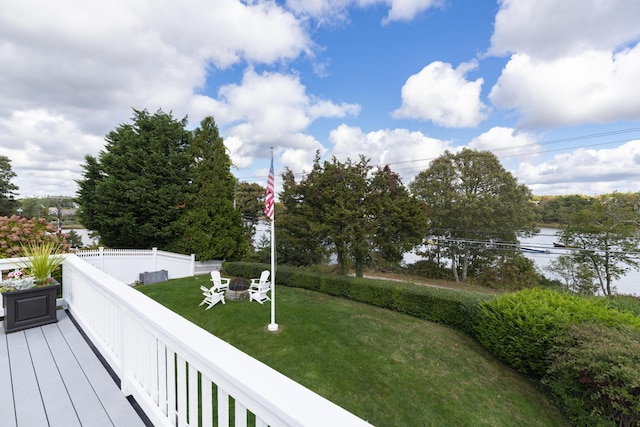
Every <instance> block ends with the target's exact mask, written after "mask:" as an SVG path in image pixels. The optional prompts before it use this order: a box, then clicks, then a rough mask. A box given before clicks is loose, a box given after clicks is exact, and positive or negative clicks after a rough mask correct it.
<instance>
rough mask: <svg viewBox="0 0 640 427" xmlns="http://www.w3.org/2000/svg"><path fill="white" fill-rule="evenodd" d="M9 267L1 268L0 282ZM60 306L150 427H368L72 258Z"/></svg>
mask: <svg viewBox="0 0 640 427" xmlns="http://www.w3.org/2000/svg"><path fill="white" fill-rule="evenodd" d="M12 261H15V260H0V272H1V273H2V277H5V276H6V272H8V271H10V270H13V269H15V265H14V264H13V263H12ZM59 304H61V305H63V306H65V307H66V308H68V310H69V311H70V313H71V314H72V315H73V317H74V318H75V319H76V320H77V322H78V324H79V325H80V327H81V328H82V330H83V331H84V332H85V334H86V335H87V336H88V337H89V339H90V340H91V341H92V343H93V344H94V345H95V347H96V348H97V349H98V351H99V352H100V353H101V354H102V356H103V357H104V359H105V360H106V362H107V363H108V364H109V365H110V366H111V368H112V369H113V371H114V372H115V373H116V374H117V375H118V377H119V378H120V381H121V388H122V391H123V393H124V394H126V395H131V396H133V397H134V398H135V400H136V401H137V402H138V404H139V405H140V407H141V408H142V410H143V411H144V412H145V414H146V415H147V416H148V417H149V419H150V420H151V422H152V423H153V425H154V426H166V427H169V426H172V427H174V426H178V427H187V426H190V427H196V426H202V427H210V426H213V425H214V424H215V425H219V426H228V425H231V420H232V419H233V425H235V426H238V427H240V426H246V425H247V417H248V414H249V413H251V414H254V416H255V425H256V426H257V427H261V426H354V427H358V426H368V425H369V424H368V423H366V422H365V421H364V420H362V419H360V418H358V417H356V416H355V415H353V414H351V413H349V412H348V411H346V410H344V409H343V408H341V407H339V406H338V405H336V404H334V403H332V402H330V401H329V400H327V399H325V398H323V397H321V396H319V395H318V394H316V393H314V392H313V391H311V390H309V389H307V388H305V387H303V386H302V385H300V384H298V383H296V382H294V381H293V380H291V379H289V378H287V377H285V376H284V375H282V374H280V373H278V372H277V371H275V370H273V369H272V368H270V367H268V366H266V365H265V364H263V363H262V362H259V361H258V360H256V359H253V358H252V357H250V356H249V355H247V354H245V353H243V352H241V351H240V350H238V349H236V348H235V347H233V346H231V345H229V344H228V343H226V342H225V341H223V340H221V339H219V338H217V337H215V336H213V335H211V334H210V333H209V332H207V331H205V330H204V329H202V328H200V327H198V326H196V325H194V324H193V323H191V322H189V321H188V320H186V319H184V318H183V317H181V316H179V315H177V314H175V313H173V312H172V311H170V310H168V309H167V308H165V307H163V306H162V305H160V304H158V303H156V302H155V301H153V300H152V299H150V298H148V297H147V296H145V295H144V294H142V293H140V292H138V291H136V290H135V289H133V288H131V287H130V286H128V285H127V284H125V283H124V282H122V281H120V280H118V279H116V278H114V277H112V276H111V275H109V274H107V273H106V272H104V271H102V270H100V269H98V268H96V267H95V266H93V265H91V264H89V263H87V262H86V261H85V260H84V259H82V258H80V257H79V256H77V255H67V256H66V258H65V260H64V262H63V265H62V299H61V300H59ZM266 339H270V338H269V337H268V336H266V335H265V340H266ZM231 408H233V413H231V411H232V409H231Z"/></svg>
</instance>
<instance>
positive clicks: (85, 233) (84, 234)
mask: <svg viewBox="0 0 640 427" xmlns="http://www.w3.org/2000/svg"><path fill="white" fill-rule="evenodd" d="M70 231H71V230H62V232H63V233H68V232H70ZM73 231H75V232H76V234H77V235H78V236H80V238H81V239H82V245H83V246H90V245H93V244H95V243H98V239H92V238H91V237H89V230H87V229H86V228H74V229H73Z"/></svg>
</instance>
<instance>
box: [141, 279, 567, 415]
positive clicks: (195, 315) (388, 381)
mask: <svg viewBox="0 0 640 427" xmlns="http://www.w3.org/2000/svg"><path fill="white" fill-rule="evenodd" d="M209 283H210V282H209V278H208V276H197V277H195V278H185V279H177V280H171V281H169V282H164V283H158V284H153V285H146V286H139V287H138V288H137V289H139V290H140V291H141V292H143V293H145V294H147V295H148V296H150V297H151V298H153V299H155V300H157V301H158V302H160V303H161V304H163V305H165V306H166V307H168V308H169V309H171V310H173V311H175V312H177V313H179V314H180V315H182V316H183V317H185V318H187V319H189V320H190V321H192V322H194V323H196V324H198V325H199V326H201V327H203V328H204V329H206V330H208V331H209V332H211V333H212V334H214V335H216V336H218V337H219V338H221V339H223V340H225V341H227V342H229V343H230V344H232V345H233V346H235V347H237V348H239V349H241V350H242V351H244V352H245V353H248V354H250V355H251V356H253V357H254V358H256V359H258V360H260V361H262V362H264V363H266V364H267V365H269V366H271V367H273V368H274V369H276V370H278V371H279V372H282V373H283V374H284V375H286V376H288V377H289V378H292V379H293V380H295V381H297V382H299V383H301V384H303V385H304V386H306V387H308V388H310V389H312V390H314V391H315V392H316V393H318V394H320V395H322V396H324V397H326V398H327V399H329V400H331V401H333V402H335V403H337V404H338V405H340V406H342V407H343V408H345V409H347V410H349V411H351V412H353V413H354V414H356V415H358V416H359V417H361V418H363V419H365V420H367V421H369V422H370V423H372V424H374V425H377V426H453V425H455V426H514V425H526V426H545V427H549V426H565V425H567V423H566V421H565V420H564V418H563V417H562V415H561V414H560V413H559V412H558V410H557V409H556V407H555V406H554V405H553V404H551V403H550V402H549V401H548V400H547V399H546V398H545V396H544V395H543V394H542V393H541V392H540V391H539V390H538V388H537V386H536V383H535V381H533V380H529V379H528V378H526V377H524V376H522V375H520V374H518V373H517V372H515V371H513V370H512V369H510V368H509V367H507V366H506V365H504V364H503V363H501V362H500V361H498V360H496V359H495V358H494V357H493V356H492V355H491V354H489V353H488V352H487V351H485V350H484V349H483V348H482V347H481V346H480V345H479V344H478V343H477V342H476V341H474V340H473V339H471V338H469V337H468V336H466V335H464V334H463V333H461V332H459V331H456V330H454V329H451V328H448V327H446V326H443V325H438V324H434V323H430V322H426V321H423V320H419V319H415V318H412V317H409V316H406V315H402V314H398V313H395V312H392V311H389V310H384V309H379V308H376V307H372V306H368V305H365V304H361V303H356V302H352V301H348V300H344V299H340V298H335V297H331V296H328V295H324V294H321V293H316V292H311V291H305V290H302V289H294V288H287V287H284V286H282V287H278V288H277V289H276V300H277V306H276V310H277V311H276V315H277V316H276V322H277V323H278V325H279V326H280V328H279V331H278V332H269V331H268V330H267V325H268V324H269V322H270V304H269V303H266V304H264V305H260V304H258V303H256V302H251V303H250V302H249V301H248V300H244V301H227V304H226V305H222V304H217V305H216V306H214V307H213V308H211V309H210V310H205V309H204V306H202V307H198V304H199V303H200V301H201V300H202V296H201V292H200V285H201V284H203V285H209Z"/></svg>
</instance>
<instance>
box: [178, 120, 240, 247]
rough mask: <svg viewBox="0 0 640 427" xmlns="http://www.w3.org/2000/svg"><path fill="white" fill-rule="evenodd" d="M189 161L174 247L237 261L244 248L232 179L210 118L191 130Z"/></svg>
mask: <svg viewBox="0 0 640 427" xmlns="http://www.w3.org/2000/svg"><path fill="white" fill-rule="evenodd" d="M188 152H189V154H190V156H191V158H192V159H193V164H192V168H191V185H190V188H189V195H188V198H187V200H186V206H185V212H184V216H183V217H182V218H181V220H180V223H181V225H182V229H183V230H184V232H183V234H182V236H181V238H179V239H178V240H177V242H176V247H177V248H178V249H179V250H180V251H181V252H186V253H194V254H195V255H196V258H197V259H199V260H210V259H227V260H237V259H240V258H241V257H242V255H243V254H244V252H245V251H246V250H247V248H248V240H247V238H246V236H245V234H244V229H243V225H242V217H241V213H240V210H237V209H235V207H234V191H235V185H236V179H235V177H234V176H233V175H232V174H231V171H230V169H231V159H230V157H229V155H228V154H227V151H226V148H225V146H224V143H223V140H222V137H221V136H220V134H219V133H218V128H217V127H216V124H215V121H214V119H213V117H206V118H204V119H203V120H202V122H201V123H200V127H199V128H197V129H195V131H194V136H193V139H192V141H191V144H190V147H189V150H188Z"/></svg>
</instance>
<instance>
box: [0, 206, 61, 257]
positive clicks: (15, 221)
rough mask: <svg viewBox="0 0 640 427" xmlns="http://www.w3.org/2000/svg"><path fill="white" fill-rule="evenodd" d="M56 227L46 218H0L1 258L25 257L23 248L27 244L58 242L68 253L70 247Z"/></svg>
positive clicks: (14, 216)
mask: <svg viewBox="0 0 640 427" xmlns="http://www.w3.org/2000/svg"><path fill="white" fill-rule="evenodd" d="M55 232H56V227H55V226H54V225H53V224H51V223H49V222H48V221H47V220H46V219H44V218H31V219H27V218H24V217H21V216H17V215H13V216H11V217H6V216H3V217H0V258H16V257H21V256H23V254H22V248H23V247H24V246H25V245H27V244H34V245H38V244H39V243H43V242H52V241H53V242H56V243H58V244H59V245H60V247H61V248H62V249H63V250H64V251H66V250H68V249H69V247H70V245H69V244H67V242H66V241H65V239H64V236H59V235H57V234H55Z"/></svg>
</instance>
